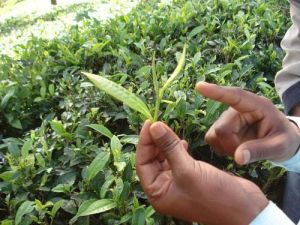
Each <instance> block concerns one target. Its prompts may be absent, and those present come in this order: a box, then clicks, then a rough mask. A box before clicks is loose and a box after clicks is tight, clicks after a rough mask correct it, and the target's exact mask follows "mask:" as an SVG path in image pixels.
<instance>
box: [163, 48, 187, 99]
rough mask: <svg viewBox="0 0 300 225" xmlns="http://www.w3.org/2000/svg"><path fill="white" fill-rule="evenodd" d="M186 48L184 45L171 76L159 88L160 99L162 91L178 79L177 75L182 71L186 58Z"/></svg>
mask: <svg viewBox="0 0 300 225" xmlns="http://www.w3.org/2000/svg"><path fill="white" fill-rule="evenodd" d="M186 48H187V45H184V47H183V52H182V54H181V56H180V59H179V61H178V64H177V66H176V68H175V70H174V72H173V73H172V74H171V76H170V77H169V79H168V80H167V81H166V83H165V84H164V86H163V87H162V88H161V90H160V93H161V94H160V96H161V97H162V95H163V93H164V91H165V90H166V89H167V88H168V87H169V86H170V85H171V84H172V83H173V82H174V80H175V79H176V78H177V77H178V75H179V73H180V72H181V70H182V69H183V66H184V63H185V56H186Z"/></svg>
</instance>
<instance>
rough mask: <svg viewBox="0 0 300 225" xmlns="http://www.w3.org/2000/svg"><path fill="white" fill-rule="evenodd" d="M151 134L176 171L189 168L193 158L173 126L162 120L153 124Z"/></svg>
mask: <svg viewBox="0 0 300 225" xmlns="http://www.w3.org/2000/svg"><path fill="white" fill-rule="evenodd" d="M150 134H151V137H152V140H153V142H154V143H155V145H156V146H157V147H158V149H159V150H160V151H161V152H162V153H163V154H164V156H165V157H166V159H167V161H168V163H169V165H170V167H171V169H172V170H173V171H174V172H175V171H180V170H181V171H182V170H186V169H187V167H188V164H190V163H189V162H190V160H191V159H192V158H191V156H190V155H189V154H188V153H187V151H186V149H185V147H186V146H185V144H184V142H183V141H182V140H180V138H179V137H178V136H177V135H176V134H175V133H174V132H173V131H172V130H171V128H169V127H168V126H167V125H165V124H164V123H162V122H156V123H154V124H152V125H151V127H150Z"/></svg>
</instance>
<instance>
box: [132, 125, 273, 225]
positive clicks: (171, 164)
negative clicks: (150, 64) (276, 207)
mask: <svg viewBox="0 0 300 225" xmlns="http://www.w3.org/2000/svg"><path fill="white" fill-rule="evenodd" d="M186 149H187V144H186V142H185V141H184V140H181V139H180V138H179V137H178V136H177V135H176V134H175V133H174V132H173V131H172V130H171V129H170V128H169V127H168V126H167V125H165V124H164V123H162V122H156V123H153V124H152V125H151V123H150V122H149V121H146V123H145V124H144V126H143V128H142V130H141V133H140V140H139V145H138V150H137V154H136V163H137V164H136V168H137V173H138V176H139V178H140V181H141V184H142V187H143V189H144V191H145V193H146V194H147V196H148V198H149V201H150V203H151V204H152V206H153V207H154V208H155V209H156V210H157V211H158V212H160V213H162V214H167V215H170V216H174V217H177V218H181V219H184V220H187V221H194V222H203V223H205V224H212V225H214V224H220V221H222V224H225V225H226V224H230V225H233V224H235V225H245V224H249V223H250V222H251V221H252V220H253V218H255V217H256V215H257V214H259V213H260V211H262V209H264V208H265V207H266V205H267V204H268V200H267V199H266V197H265V196H264V194H263V193H262V192H261V191H260V190H259V188H258V187H257V186H256V185H255V184H254V183H252V182H250V181H248V180H245V179H242V178H239V177H235V176H231V175H229V174H227V173H225V172H223V171H221V170H219V169H217V168H215V167H213V166H211V165H209V164H207V163H205V162H202V161H196V160H194V159H193V158H192V157H191V156H190V155H189V154H188V152H187V150H186Z"/></svg>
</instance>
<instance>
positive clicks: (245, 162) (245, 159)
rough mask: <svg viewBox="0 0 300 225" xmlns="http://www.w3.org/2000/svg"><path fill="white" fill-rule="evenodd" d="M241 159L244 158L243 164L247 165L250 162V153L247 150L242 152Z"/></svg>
mask: <svg viewBox="0 0 300 225" xmlns="http://www.w3.org/2000/svg"><path fill="white" fill-rule="evenodd" d="M243 158H244V163H243V164H248V163H249V162H250V158H251V155H250V151H249V150H244V151H243Z"/></svg>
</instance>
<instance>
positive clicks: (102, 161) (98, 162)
mask: <svg viewBox="0 0 300 225" xmlns="http://www.w3.org/2000/svg"><path fill="white" fill-rule="evenodd" d="M109 157H110V153H109V152H101V153H99V154H98V155H97V157H96V158H95V159H94V160H93V161H92V163H91V164H90V165H89V167H88V169H87V174H88V180H91V179H93V178H94V177H95V176H96V175H97V174H98V173H99V172H100V171H101V170H103V168H104V167H105V165H106V163H107V162H108V161H109Z"/></svg>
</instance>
